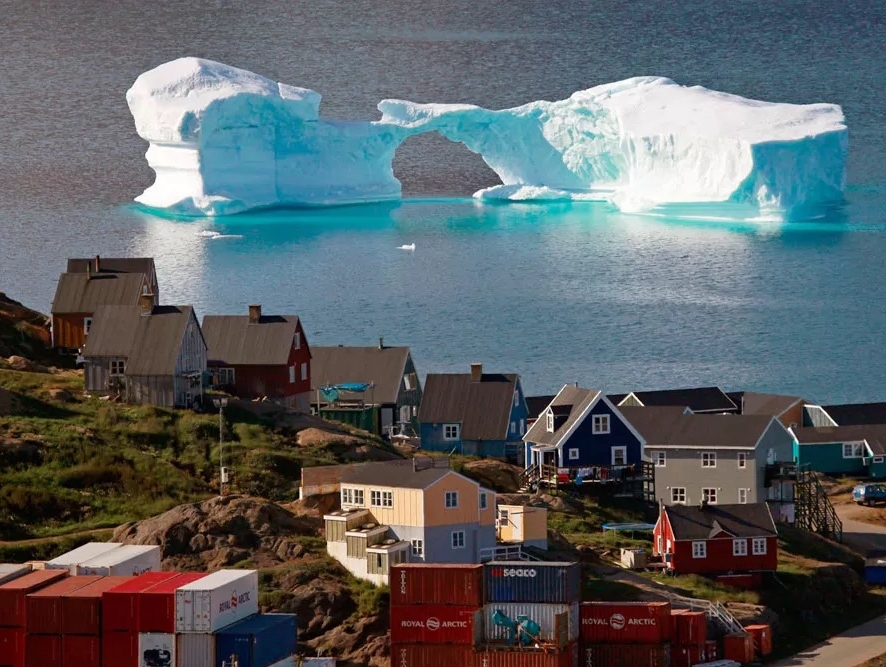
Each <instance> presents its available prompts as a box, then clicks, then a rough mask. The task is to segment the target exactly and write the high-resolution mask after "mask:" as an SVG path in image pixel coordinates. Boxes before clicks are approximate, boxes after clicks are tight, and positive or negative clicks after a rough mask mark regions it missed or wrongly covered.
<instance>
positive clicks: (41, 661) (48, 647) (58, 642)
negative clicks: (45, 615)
mask: <svg viewBox="0 0 886 667" xmlns="http://www.w3.org/2000/svg"><path fill="white" fill-rule="evenodd" d="M25 667H62V638H61V635H29V634H25Z"/></svg>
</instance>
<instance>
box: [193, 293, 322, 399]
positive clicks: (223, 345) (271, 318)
mask: <svg viewBox="0 0 886 667" xmlns="http://www.w3.org/2000/svg"><path fill="white" fill-rule="evenodd" d="M203 337H204V338H205V339H206V345H207V347H208V348H209V351H208V353H207V359H208V366H209V368H210V369H211V370H212V371H213V372H214V373H215V374H216V375H217V378H218V379H217V381H216V385H217V386H219V387H220V388H222V389H225V390H226V391H229V392H230V393H232V394H234V395H236V396H239V397H240V398H248V399H255V398H267V399H268V400H271V401H275V402H278V403H282V404H284V405H286V406H287V407H290V408H295V409H296V410H301V411H304V412H308V411H309V410H310V407H311V406H310V395H311V350H310V348H309V347H308V341H307V340H306V339H305V332H304V329H302V325H301V321H300V320H299V318H298V317H297V316H295V315H262V312H261V306H259V305H254V306H249V315H248V316H246V315H207V316H205V317H204V318H203Z"/></svg>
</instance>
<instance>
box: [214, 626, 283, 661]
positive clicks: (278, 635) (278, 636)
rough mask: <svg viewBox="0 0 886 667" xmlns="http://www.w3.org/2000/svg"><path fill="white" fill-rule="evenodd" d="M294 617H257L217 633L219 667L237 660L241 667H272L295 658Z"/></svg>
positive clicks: (216, 645) (216, 659)
mask: <svg viewBox="0 0 886 667" xmlns="http://www.w3.org/2000/svg"><path fill="white" fill-rule="evenodd" d="M297 632H298V626H297V622H296V618H295V614H256V615H255V616H250V617H249V618H245V619H243V620H242V621H239V622H237V623H234V624H233V625H229V626H228V627H226V628H224V629H222V630H219V631H218V632H216V633H215V656H216V657H215V662H216V667H222V663H223V662H227V663H228V664H230V661H231V657H232V656H235V655H236V656H237V659H238V660H239V663H238V664H239V667H270V666H271V665H273V664H274V663H276V662H280V661H281V660H285V659H286V658H288V657H290V656H292V655H294V654H295V649H296V646H295V644H296V633H297Z"/></svg>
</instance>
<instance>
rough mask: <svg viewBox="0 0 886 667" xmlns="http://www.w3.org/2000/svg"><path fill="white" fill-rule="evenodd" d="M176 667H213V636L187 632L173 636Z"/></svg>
mask: <svg viewBox="0 0 886 667" xmlns="http://www.w3.org/2000/svg"><path fill="white" fill-rule="evenodd" d="M175 661H176V667H212V666H213V665H215V635H212V634H208V633H200V632H188V633H186V634H183V635H176V636H175Z"/></svg>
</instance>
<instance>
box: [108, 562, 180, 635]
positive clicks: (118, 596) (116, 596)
mask: <svg viewBox="0 0 886 667" xmlns="http://www.w3.org/2000/svg"><path fill="white" fill-rule="evenodd" d="M177 576H179V573H178V572H145V573H144V574H140V575H138V576H137V577H133V578H132V579H131V580H129V581H128V582H126V583H125V584H121V585H120V586H117V587H116V588H112V589H111V590H109V591H105V593H103V594H102V612H103V613H102V632H137V631H138V607H139V594H140V593H141V592H142V591H145V590H147V589H148V588H151V587H152V586H156V585H157V584H159V583H162V582H164V581H167V580H168V579H172V578H174V577H177Z"/></svg>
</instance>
